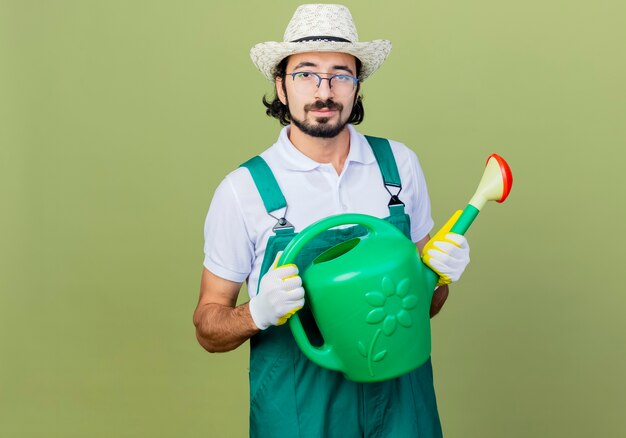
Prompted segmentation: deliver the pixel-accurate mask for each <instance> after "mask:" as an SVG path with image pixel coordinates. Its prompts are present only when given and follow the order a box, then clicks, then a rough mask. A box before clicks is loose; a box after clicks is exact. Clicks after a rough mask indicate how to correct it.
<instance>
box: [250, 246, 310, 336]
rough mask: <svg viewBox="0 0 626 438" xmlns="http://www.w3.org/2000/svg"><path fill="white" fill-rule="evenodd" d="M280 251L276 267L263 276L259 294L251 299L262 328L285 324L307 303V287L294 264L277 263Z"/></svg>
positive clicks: (256, 318)
mask: <svg viewBox="0 0 626 438" xmlns="http://www.w3.org/2000/svg"><path fill="white" fill-rule="evenodd" d="M281 255H282V251H280V252H279V253H278V254H277V255H276V259H275V260H274V262H273V263H272V267H271V268H270V269H269V270H268V271H267V272H266V273H265V275H264V276H263V277H262V278H261V283H260V285H259V290H258V292H257V295H256V296H255V297H253V298H252V299H250V304H249V308H250V315H251V316H252V320H253V321H254V323H255V324H256V326H257V327H258V328H260V329H261V330H265V329H266V328H268V327H269V326H271V325H281V324H284V323H286V322H287V320H288V319H289V318H290V317H291V315H293V314H294V313H296V312H297V311H298V310H300V309H301V308H302V306H304V288H303V287H302V279H301V278H300V276H299V275H298V267H297V266H296V265H293V264H289V265H284V266H281V267H277V264H278V260H279V259H280V256H281Z"/></svg>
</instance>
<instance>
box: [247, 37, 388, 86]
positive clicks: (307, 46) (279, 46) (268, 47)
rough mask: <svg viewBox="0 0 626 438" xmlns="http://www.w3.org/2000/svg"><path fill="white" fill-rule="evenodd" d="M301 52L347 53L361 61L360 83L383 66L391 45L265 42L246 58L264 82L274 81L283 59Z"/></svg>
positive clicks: (370, 42) (381, 42)
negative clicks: (250, 59) (262, 77)
mask: <svg viewBox="0 0 626 438" xmlns="http://www.w3.org/2000/svg"><path fill="white" fill-rule="evenodd" d="M305 52H341V53H349V54H350V55H353V56H355V57H357V58H359V60H360V61H361V73H360V75H359V80H361V81H364V80H365V79H367V77H368V76H370V75H371V74H372V73H374V72H375V71H376V70H378V68H379V67H380V66H381V65H382V63H383V62H385V59H387V57H388V56H389V53H390V52H391V42H390V41H387V40H373V41H368V42H359V43H343V42H335V41H325V40H321V41H306V42H299V43H290V42H287V43H285V42H276V41H269V42H265V43H259V44H257V45H256V46H254V47H253V48H252V49H251V50H250V58H252V62H253V63H254V65H256V67H257V68H258V69H259V71H260V72H261V73H262V74H263V76H265V77H266V78H267V79H268V80H270V81H273V80H274V69H275V68H276V66H277V65H278V64H279V63H280V61H282V60H283V59H285V58H286V57H287V56H290V55H294V54H296V53H305Z"/></svg>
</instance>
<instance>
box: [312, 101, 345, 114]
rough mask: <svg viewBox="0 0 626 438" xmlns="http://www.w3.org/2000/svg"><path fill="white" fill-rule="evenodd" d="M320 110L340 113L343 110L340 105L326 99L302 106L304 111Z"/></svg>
mask: <svg viewBox="0 0 626 438" xmlns="http://www.w3.org/2000/svg"><path fill="white" fill-rule="evenodd" d="M322 109H330V110H337V111H341V110H342V109H343V105H342V104H340V103H336V102H335V101H333V100H332V99H328V100H325V101H322V100H317V101H315V102H314V103H311V104H308V105H305V106H304V110H305V111H315V110H322Z"/></svg>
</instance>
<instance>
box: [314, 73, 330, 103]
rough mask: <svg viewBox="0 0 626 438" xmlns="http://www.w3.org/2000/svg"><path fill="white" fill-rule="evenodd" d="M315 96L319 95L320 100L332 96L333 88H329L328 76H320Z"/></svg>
mask: <svg viewBox="0 0 626 438" xmlns="http://www.w3.org/2000/svg"><path fill="white" fill-rule="evenodd" d="M315 97H319V98H320V99H322V100H326V99H328V98H330V97H333V90H332V88H330V78H322V81H321V83H320V86H319V87H317V91H316V92H315Z"/></svg>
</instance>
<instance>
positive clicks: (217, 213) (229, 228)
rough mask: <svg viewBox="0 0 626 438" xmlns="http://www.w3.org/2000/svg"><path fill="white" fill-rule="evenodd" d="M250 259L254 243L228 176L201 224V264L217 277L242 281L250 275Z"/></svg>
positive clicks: (220, 186)
mask: <svg viewBox="0 0 626 438" xmlns="http://www.w3.org/2000/svg"><path fill="white" fill-rule="evenodd" d="M253 258H254V244H253V242H252V241H251V239H250V237H249V233H248V229H247V227H246V223H245V220H244V215H243V212H242V208H241V204H240V202H239V198H238V197H237V193H236V191H235V189H234V187H233V184H232V182H231V180H230V178H229V177H228V176H227V177H226V178H225V179H224V180H223V181H222V183H221V184H220V185H219V186H218V187H217V189H216V190H215V194H214V195H213V200H212V201H211V205H210V207H209V211H208V213H207V216H206V221H205V223H204V267H205V268H207V269H208V270H209V271H211V272H212V273H213V274H215V275H217V276H218V277H221V278H225V279H226V280H231V281H236V282H243V281H244V280H245V279H246V278H247V277H248V275H249V274H250V271H251V269H252V261H253Z"/></svg>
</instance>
